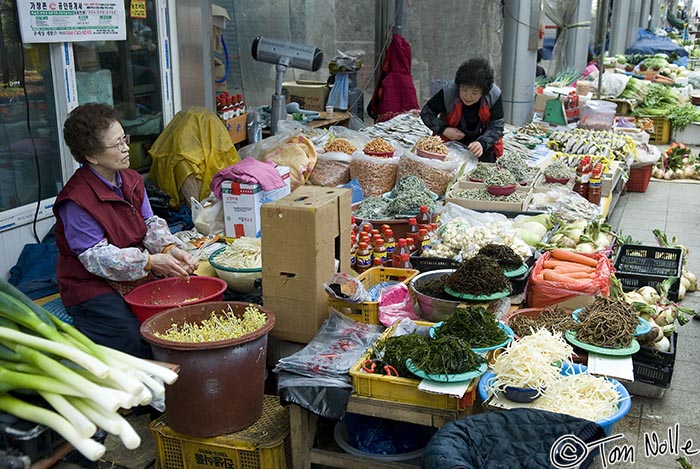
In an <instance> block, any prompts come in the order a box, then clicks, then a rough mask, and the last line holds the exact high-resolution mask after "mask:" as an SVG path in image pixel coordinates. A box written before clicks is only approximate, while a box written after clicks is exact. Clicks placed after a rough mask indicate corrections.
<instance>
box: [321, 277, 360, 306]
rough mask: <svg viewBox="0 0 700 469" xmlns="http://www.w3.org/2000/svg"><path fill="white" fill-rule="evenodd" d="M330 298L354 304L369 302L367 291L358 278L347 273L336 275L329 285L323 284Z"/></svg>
mask: <svg viewBox="0 0 700 469" xmlns="http://www.w3.org/2000/svg"><path fill="white" fill-rule="evenodd" d="M323 288H324V289H325V290H326V292H327V293H328V295H329V296H331V297H333V298H337V299H339V300H343V301H350V302H352V303H361V302H363V301H367V290H366V289H365V287H364V285H362V282H360V281H359V280H358V279H357V278H356V277H353V276H351V275H349V274H346V273H343V272H341V273H334V274H333V276H332V277H331V279H330V281H329V282H328V283H324V284H323Z"/></svg>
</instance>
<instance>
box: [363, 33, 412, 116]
mask: <svg viewBox="0 0 700 469" xmlns="http://www.w3.org/2000/svg"><path fill="white" fill-rule="evenodd" d="M418 108H419V106H418V98H417V97H416V88H415V86H414V85H413V78H412V77H411V46H410V45H409V43H408V41H407V40H406V39H405V38H403V37H402V36H400V35H398V34H394V35H393V36H392V39H391V44H389V48H388V49H387V51H386V55H385V56H384V62H383V63H382V69H381V75H380V81H379V84H378V85H377V87H376V88H375V89H374V93H373V94H372V99H371V100H370V102H369V105H368V106H367V112H368V113H369V115H370V116H371V117H372V118H374V119H375V120H387V119H386V117H389V118H391V117H393V116H394V115H397V114H401V113H403V112H406V111H410V110H411V109H418ZM381 117H383V118H381Z"/></svg>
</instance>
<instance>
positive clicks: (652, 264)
mask: <svg viewBox="0 0 700 469" xmlns="http://www.w3.org/2000/svg"><path fill="white" fill-rule="evenodd" d="M682 267H683V251H682V250H681V249H679V248H664V247H659V246H643V245H637V244H623V245H622V246H620V249H619V251H618V252H617V256H616V257H615V270H617V271H618V272H626V273H633V274H645V275H656V276H661V277H664V278H666V277H680V276H681V274H682V273H683V272H682Z"/></svg>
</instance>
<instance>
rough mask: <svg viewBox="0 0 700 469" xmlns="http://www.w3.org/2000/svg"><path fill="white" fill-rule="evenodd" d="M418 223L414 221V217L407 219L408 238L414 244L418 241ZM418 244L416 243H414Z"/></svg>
mask: <svg viewBox="0 0 700 469" xmlns="http://www.w3.org/2000/svg"><path fill="white" fill-rule="evenodd" d="M418 229H419V228H418V221H417V220H416V218H415V217H411V218H409V219H408V234H407V237H408V238H412V239H413V242H414V243H416V241H417V240H418ZM416 244H418V243H416Z"/></svg>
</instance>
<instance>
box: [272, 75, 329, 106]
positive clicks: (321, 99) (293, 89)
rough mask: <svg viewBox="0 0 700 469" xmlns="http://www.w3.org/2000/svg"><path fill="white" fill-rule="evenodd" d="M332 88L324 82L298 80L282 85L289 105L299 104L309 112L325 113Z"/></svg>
mask: <svg viewBox="0 0 700 469" xmlns="http://www.w3.org/2000/svg"><path fill="white" fill-rule="evenodd" d="M329 92H330V88H329V86H328V84H327V83H326V82H324V81H306V80H297V81H290V82H284V83H282V94H284V96H285V97H286V98H287V102H288V103H292V102H293V103H299V106H301V108H302V109H306V110H308V111H325V108H326V101H327V100H328V93H329Z"/></svg>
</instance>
